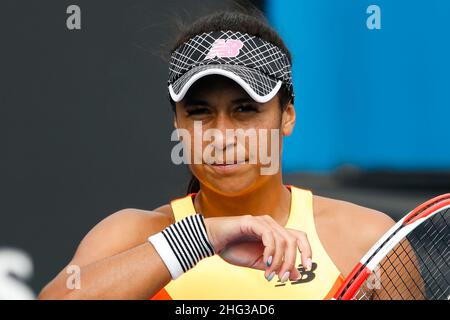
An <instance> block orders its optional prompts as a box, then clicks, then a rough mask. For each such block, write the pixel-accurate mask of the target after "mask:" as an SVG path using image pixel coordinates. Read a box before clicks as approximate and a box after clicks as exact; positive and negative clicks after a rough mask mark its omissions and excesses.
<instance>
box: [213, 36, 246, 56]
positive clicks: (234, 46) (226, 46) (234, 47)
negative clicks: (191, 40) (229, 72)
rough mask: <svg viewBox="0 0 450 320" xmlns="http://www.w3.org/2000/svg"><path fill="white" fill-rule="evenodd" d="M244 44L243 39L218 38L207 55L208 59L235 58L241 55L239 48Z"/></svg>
mask: <svg viewBox="0 0 450 320" xmlns="http://www.w3.org/2000/svg"><path fill="white" fill-rule="evenodd" d="M243 46H244V44H243V43H242V41H241V40H234V39H227V40H225V39H217V40H216V41H214V43H213V45H212V47H211V49H210V50H209V52H208V54H207V55H206V57H205V60H206V59H213V58H215V57H218V58H233V57H236V56H238V55H239V50H240V49H241V48H242V47H243Z"/></svg>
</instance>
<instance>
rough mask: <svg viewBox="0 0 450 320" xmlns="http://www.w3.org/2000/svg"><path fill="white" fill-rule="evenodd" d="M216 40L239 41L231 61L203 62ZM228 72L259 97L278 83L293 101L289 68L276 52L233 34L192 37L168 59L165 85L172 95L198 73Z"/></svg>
mask: <svg viewBox="0 0 450 320" xmlns="http://www.w3.org/2000/svg"><path fill="white" fill-rule="evenodd" d="M218 39H234V40H240V41H241V42H242V43H243V47H242V48H241V49H240V51H239V54H238V55H237V56H235V57H217V56H215V57H214V58H211V59H205V57H206V56H207V55H208V53H209V51H210V50H211V48H212V46H213V44H214V43H215V41H216V40H218ZM212 67H214V68H220V69H223V70H227V71H231V72H233V73H234V74H236V75H238V76H239V77H241V78H242V79H243V80H244V81H245V82H246V83H248V85H249V86H250V87H251V88H252V89H253V90H254V91H255V92H256V93H257V94H258V95H259V96H265V95H267V94H269V93H270V92H271V91H272V90H273V89H274V87H275V86H276V84H277V82H278V81H279V80H281V81H282V82H283V83H284V84H285V85H286V87H287V89H288V91H289V93H290V94H291V96H292V97H294V90H293V86H292V71H291V65H290V63H289V60H288V58H287V56H286V55H285V54H284V53H283V52H282V51H281V49H280V48H278V47H277V46H275V45H273V44H272V43H270V42H267V41H265V40H263V39H261V38H259V37H255V36H252V35H249V34H246V33H241V32H236V31H214V32H208V33H203V34H200V35H196V36H195V37H193V38H191V39H189V40H188V41H187V42H185V43H184V44H182V45H181V46H180V47H179V48H177V49H176V50H175V51H174V52H173V54H172V56H171V59H170V66H169V79H168V85H169V86H170V85H172V89H173V90H174V92H175V93H176V94H179V92H180V91H181V90H182V88H183V86H184V85H185V84H186V83H187V81H188V80H189V79H190V78H191V77H192V76H193V75H194V74H197V73H198V72H201V71H203V70H206V69H209V68H212Z"/></svg>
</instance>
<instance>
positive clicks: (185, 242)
mask: <svg viewBox="0 0 450 320" xmlns="http://www.w3.org/2000/svg"><path fill="white" fill-rule="evenodd" d="M148 241H149V242H150V243H151V244H152V245H153V246H154V248H155V249H156V251H157V252H158V254H159V255H160V257H161V259H162V260H163V261H164V263H165V265H166V266H167V269H169V272H170V275H171V276H172V279H173V280H175V279H176V278H178V277H179V276H180V275H182V274H183V273H185V272H186V271H188V270H189V269H192V268H193V267H194V266H195V265H196V264H197V263H198V262H199V261H200V260H202V259H204V258H207V257H211V256H213V255H214V248H213V247H212V245H211V243H210V242H209V239H208V235H207V233H206V227H205V222H204V220H203V216H202V215H201V214H195V215H192V216H188V217H186V218H184V219H182V220H180V221H178V222H176V223H174V224H171V225H170V226H168V227H167V228H166V229H164V230H163V231H161V232H159V233H157V234H154V235H152V236H150V237H149V238H148Z"/></svg>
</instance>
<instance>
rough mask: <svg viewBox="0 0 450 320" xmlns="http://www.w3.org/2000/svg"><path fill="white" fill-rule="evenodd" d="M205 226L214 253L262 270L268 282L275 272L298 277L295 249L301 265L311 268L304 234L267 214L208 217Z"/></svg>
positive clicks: (225, 258) (281, 277)
mask: <svg viewBox="0 0 450 320" xmlns="http://www.w3.org/2000/svg"><path fill="white" fill-rule="evenodd" d="M205 226H206V230H207V233H208V237H209V240H210V242H211V244H212V246H213V248H214V250H215V252H216V253H218V254H219V255H220V256H221V257H222V258H223V259H224V260H225V261H227V262H228V263H231V264H234V265H237V266H242V267H248V268H253V269H259V270H265V273H264V275H265V277H266V279H268V280H269V281H270V280H271V279H272V278H273V276H274V275H275V274H278V277H279V279H280V280H281V281H283V282H284V281H287V279H291V280H295V279H297V278H299V277H300V273H299V271H298V270H297V266H296V265H295V259H296V255H297V249H298V250H299V251H300V253H301V255H302V264H303V265H304V266H305V267H306V269H310V268H311V264H312V262H311V256H312V253H311V247H310V245H309V242H308V239H307V236H306V234H305V233H304V232H302V231H298V230H294V229H288V228H283V227H282V226H280V225H279V224H278V223H277V222H276V221H275V220H273V218H272V217H270V216H268V215H264V216H252V215H245V216H232V217H215V218H207V219H205Z"/></svg>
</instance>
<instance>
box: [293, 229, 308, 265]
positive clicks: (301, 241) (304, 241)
mask: <svg viewBox="0 0 450 320" xmlns="http://www.w3.org/2000/svg"><path fill="white" fill-rule="evenodd" d="M288 231H289V232H290V233H292V234H294V235H295V238H296V240H297V247H298V250H299V251H300V252H301V257H302V265H303V266H304V267H305V269H306V270H307V271H310V270H311V268H312V251H311V246H310V244H309V241H308V236H307V235H306V233H304V232H302V231H298V230H294V229H288Z"/></svg>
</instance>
